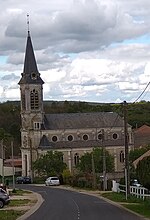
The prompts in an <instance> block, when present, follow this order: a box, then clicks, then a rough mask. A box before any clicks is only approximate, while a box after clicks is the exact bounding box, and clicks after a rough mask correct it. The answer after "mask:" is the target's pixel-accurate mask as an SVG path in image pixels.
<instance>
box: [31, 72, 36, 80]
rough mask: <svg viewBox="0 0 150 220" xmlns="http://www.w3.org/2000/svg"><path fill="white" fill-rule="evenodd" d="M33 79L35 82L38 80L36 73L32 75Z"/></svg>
mask: <svg viewBox="0 0 150 220" xmlns="http://www.w3.org/2000/svg"><path fill="white" fill-rule="evenodd" d="M31 77H32V79H34V80H35V79H37V74H36V73H34V72H32V73H31Z"/></svg>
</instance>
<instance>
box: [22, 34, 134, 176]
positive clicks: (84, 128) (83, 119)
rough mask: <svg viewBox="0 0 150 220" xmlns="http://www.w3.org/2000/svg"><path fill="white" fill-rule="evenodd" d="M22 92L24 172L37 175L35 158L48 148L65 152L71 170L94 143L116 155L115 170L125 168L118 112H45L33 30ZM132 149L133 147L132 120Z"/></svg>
mask: <svg viewBox="0 0 150 220" xmlns="http://www.w3.org/2000/svg"><path fill="white" fill-rule="evenodd" d="M18 84H19V86H20V94H21V155H22V175H24V176H29V175H31V176H32V175H33V172H32V162H33V161H35V160H36V159H37V158H39V156H40V155H42V154H45V153H46V152H47V151H49V150H52V151H60V152H63V160H64V162H65V163H66V164H67V166H68V168H69V169H70V171H71V172H73V170H74V168H75V165H76V164H77V163H78V162H79V158H80V157H81V156H82V155H83V154H85V153H86V152H91V151H92V149H93V148H94V147H100V146H101V147H102V146H103V147H105V148H106V150H108V151H109V152H110V153H111V154H112V155H113V156H114V158H115V170H116V171H123V170H124V155H125V149H124V120H123V118H121V117H120V116H119V115H118V114H117V113H115V112H95V113H63V114H45V113H44V109H43V84H44V82H43V80H42V78H41V75H40V73H39V71H38V67H37V63H36V59H35V55H34V50H33V46H32V41H31V36H30V31H28V36H27V44H26V52H25V60H24V69H23V73H22V74H21V79H20V81H19V83H18ZM128 134H129V150H130V149H131V148H133V135H132V127H131V126H130V125H129V124H128Z"/></svg>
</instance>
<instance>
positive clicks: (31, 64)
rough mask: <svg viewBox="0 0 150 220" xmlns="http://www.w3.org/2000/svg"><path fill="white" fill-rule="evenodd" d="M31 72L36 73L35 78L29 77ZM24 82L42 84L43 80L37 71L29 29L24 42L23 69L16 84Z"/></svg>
mask: <svg viewBox="0 0 150 220" xmlns="http://www.w3.org/2000/svg"><path fill="white" fill-rule="evenodd" d="M32 73H36V75H37V77H36V79H32V77H31V74H32ZM25 83H27V84H43V83H44V81H43V80H42V79H41V77H40V73H39V72H38V68H37V64H36V60H35V55H34V50H33V46H32V41H31V37H30V32H29V31H28V37H27V44H26V52H25V61H24V70H23V73H22V78H21V79H20V81H19V83H18V84H25Z"/></svg>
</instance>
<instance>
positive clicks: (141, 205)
mask: <svg viewBox="0 0 150 220" xmlns="http://www.w3.org/2000/svg"><path fill="white" fill-rule="evenodd" d="M101 196H103V197H104V198H107V199H109V200H112V201H114V202H117V203H119V204H121V205H122V206H124V207H125V208H127V209H129V210H132V211H134V212H135V213H138V214H140V215H142V216H144V217H146V218H149V219H150V199H145V200H143V199H140V198H136V197H135V196H129V197H128V199H127V200H126V197H125V195H124V194H123V193H115V192H108V193H106V192H105V193H102V194H101Z"/></svg>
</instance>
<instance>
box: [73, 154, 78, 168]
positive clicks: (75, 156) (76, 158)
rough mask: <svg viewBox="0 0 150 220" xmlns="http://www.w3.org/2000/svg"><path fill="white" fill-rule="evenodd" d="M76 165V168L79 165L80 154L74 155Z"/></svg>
mask: <svg viewBox="0 0 150 220" xmlns="http://www.w3.org/2000/svg"><path fill="white" fill-rule="evenodd" d="M74 164H75V166H76V165H78V164H79V154H78V153H75V155H74Z"/></svg>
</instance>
